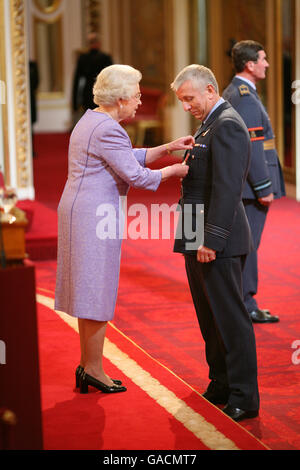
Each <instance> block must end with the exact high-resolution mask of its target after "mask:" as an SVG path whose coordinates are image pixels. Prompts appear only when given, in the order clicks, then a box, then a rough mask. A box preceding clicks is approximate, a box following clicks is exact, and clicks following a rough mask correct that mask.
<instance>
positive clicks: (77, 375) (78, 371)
mask: <svg viewBox="0 0 300 470" xmlns="http://www.w3.org/2000/svg"><path fill="white" fill-rule="evenodd" d="M83 371H84V368H83V367H82V366H81V365H79V366H77V368H76V370H75V382H76V388H79V379H80V376H81V374H82V372H83ZM111 380H112V381H113V383H114V384H115V385H122V381H121V380H116V379H111Z"/></svg>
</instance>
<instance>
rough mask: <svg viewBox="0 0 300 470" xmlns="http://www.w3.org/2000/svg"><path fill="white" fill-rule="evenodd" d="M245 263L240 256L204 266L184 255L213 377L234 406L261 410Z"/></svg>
mask: <svg viewBox="0 0 300 470" xmlns="http://www.w3.org/2000/svg"><path fill="white" fill-rule="evenodd" d="M242 264H243V258H242V257H239V256H237V257H232V258H216V259H215V260H214V261H212V262H210V263H199V262H198V261H197V257H196V256H195V255H185V267H186V273H187V277H188V282H189V286H190V290H191V294H192V298H193V302H194V306H195V310H196V313H197V317H198V322H199V326H200V330H201V333H202V336H203V339H204V341H205V352H206V360H207V363H208V366H209V378H210V379H211V380H216V381H217V382H218V384H219V385H221V386H222V387H224V389H228V391H229V399H228V404H229V405H231V406H234V407H237V408H241V409H244V410H258V409H259V392H258V384H257V359H256V345H255V336H254V331H253V326H252V321H251V319H250V316H249V314H248V312H247V310H246V308H245V305H244V302H243V295H242Z"/></svg>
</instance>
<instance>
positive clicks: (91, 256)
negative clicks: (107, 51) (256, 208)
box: [55, 65, 194, 393]
mask: <svg viewBox="0 0 300 470" xmlns="http://www.w3.org/2000/svg"><path fill="white" fill-rule="evenodd" d="M141 78H142V75H141V73H140V72H139V71H138V70H135V69H134V68H132V67H130V66H126V65H112V66H109V67H106V68H105V69H103V70H102V71H101V72H100V74H99V75H98V77H97V79H96V82H95V85H94V90H93V91H94V101H95V103H96V104H97V105H98V107H97V108H95V109H93V110H91V109H89V110H87V111H86V113H85V114H84V115H83V116H82V118H81V119H80V120H79V122H78V123H77V125H76V126H75V128H74V130H73V132H72V135H71V138H70V145H69V172H68V180H67V182H66V186H65V189H64V192H63V194H62V197H61V200H60V203H59V206H58V260H57V279H56V294H55V309H56V310H59V311H63V312H66V313H68V314H69V315H72V316H74V317H77V318H78V326H79V336H80V349H81V360H80V365H79V366H78V367H77V369H76V372H75V374H76V382H77V386H79V387H80V392H81V393H87V392H88V386H89V385H91V386H93V387H95V388H97V389H98V390H101V391H102V392H105V393H115V392H123V391H126V387H124V386H122V384H121V382H120V381H118V380H112V379H111V378H110V377H109V376H107V375H106V374H105V372H104V370H103V364H102V356H103V345H104V338H105V331H106V326H107V322H108V321H109V320H111V319H112V318H113V316H114V310H115V304H116V297H117V290H118V282H119V268H120V252H121V242H122V234H121V233H118V234H116V236H114V237H113V236H107V237H105V236H103V234H102V236H100V235H99V230H97V225H98V223H99V215H104V213H103V212H102V209H101V208H105V207H108V206H109V207H113V208H114V209H115V210H114V213H115V215H116V220H115V221H114V222H116V225H117V226H118V221H119V219H122V218H123V214H122V210H121V213H119V211H120V206H121V205H120V198H121V197H122V196H126V194H127V192H128V189H129V187H130V186H133V187H135V188H142V189H147V190H152V191H156V190H157V188H158V187H159V185H160V183H161V182H162V181H165V180H167V179H168V178H170V177H172V176H175V177H179V178H182V177H184V176H185V175H186V174H187V171H188V167H187V166H184V165H182V164H179V163H177V164H174V165H171V166H168V167H165V168H162V169H160V170H150V169H149V168H146V165H147V164H149V163H150V162H153V161H155V160H157V159H158V158H159V157H161V156H163V155H164V154H165V153H166V152H167V151H172V150H185V149H189V148H192V145H193V143H194V138H193V137H192V136H187V137H182V138H180V139H177V140H175V141H173V142H170V143H169V144H167V145H162V146H159V147H155V148H150V149H147V150H146V149H132V146H131V142H130V139H129V137H128V135H127V133H126V132H125V130H124V129H123V128H122V127H121V125H120V124H119V122H120V121H122V120H123V119H127V118H130V117H132V116H134V115H135V112H136V110H137V108H138V106H139V105H140V104H141V101H140V98H141V93H140V88H139V82H140V80H141ZM99 208H100V209H99ZM120 225H122V224H120ZM120 231H122V229H120ZM108 235H109V234H108Z"/></svg>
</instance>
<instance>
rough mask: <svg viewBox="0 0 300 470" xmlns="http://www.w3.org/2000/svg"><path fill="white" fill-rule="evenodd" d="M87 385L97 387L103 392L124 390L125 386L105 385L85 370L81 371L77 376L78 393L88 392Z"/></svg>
mask: <svg viewBox="0 0 300 470" xmlns="http://www.w3.org/2000/svg"><path fill="white" fill-rule="evenodd" d="M89 385H91V386H92V387H95V388H97V389H98V390H100V391H101V392H103V393H118V392H126V390H127V388H126V387H124V386H121V385H115V384H114V385H106V384H104V383H103V382H100V380H97V379H95V377H92V376H91V375H89V374H87V373H86V372H84V371H83V372H82V374H81V375H80V377H79V390H80V393H88V391H89Z"/></svg>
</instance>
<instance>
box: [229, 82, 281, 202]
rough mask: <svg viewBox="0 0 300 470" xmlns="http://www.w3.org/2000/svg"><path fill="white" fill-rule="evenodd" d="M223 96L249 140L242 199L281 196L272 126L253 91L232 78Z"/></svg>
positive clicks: (279, 167)
mask: <svg viewBox="0 0 300 470" xmlns="http://www.w3.org/2000/svg"><path fill="white" fill-rule="evenodd" d="M223 98H224V99H225V100H227V101H229V103H230V104H231V105H232V106H233V107H234V109H236V111H237V112H238V113H239V114H240V116H241V117H242V118H243V120H244V122H245V124H246V126H247V128H248V132H249V135H250V140H251V165H250V169H249V174H248V178H247V182H246V185H245V189H244V192H243V199H258V198H260V197H263V196H267V195H268V194H270V193H273V194H274V198H275V199H278V198H280V197H281V196H284V195H285V188H284V180H283V176H282V170H281V166H280V162H279V159H278V155H277V152H276V149H275V142H274V133H273V130H272V125H271V122H270V119H269V116H268V114H267V111H266V109H265V107H264V106H263V104H262V102H261V100H260V98H259V96H258V94H257V92H256V90H255V89H254V88H253V87H251V86H248V85H247V83H246V82H245V81H244V80H241V79H239V78H238V77H234V79H233V80H232V82H231V83H230V84H229V85H228V87H227V88H226V89H225V90H224V92H223Z"/></svg>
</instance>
